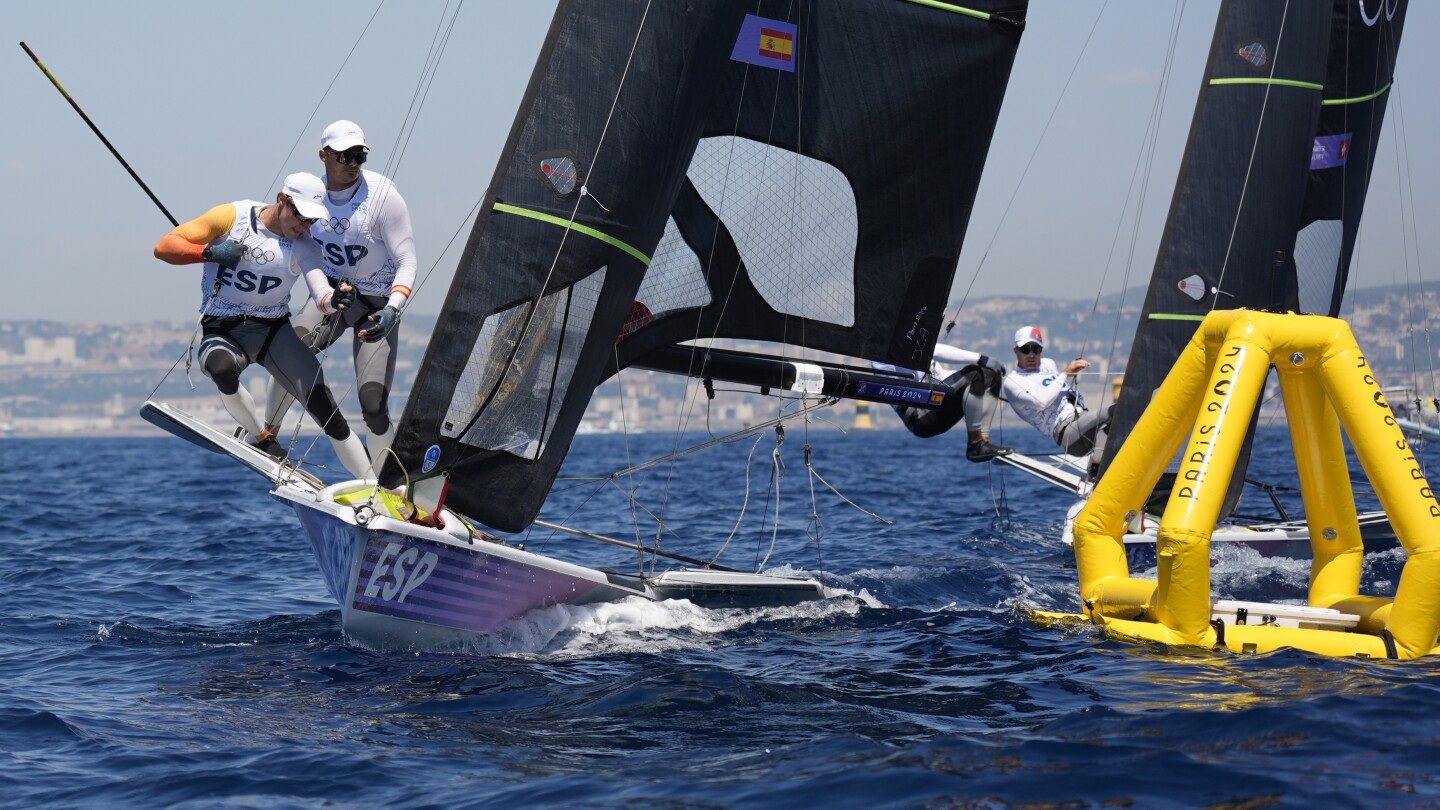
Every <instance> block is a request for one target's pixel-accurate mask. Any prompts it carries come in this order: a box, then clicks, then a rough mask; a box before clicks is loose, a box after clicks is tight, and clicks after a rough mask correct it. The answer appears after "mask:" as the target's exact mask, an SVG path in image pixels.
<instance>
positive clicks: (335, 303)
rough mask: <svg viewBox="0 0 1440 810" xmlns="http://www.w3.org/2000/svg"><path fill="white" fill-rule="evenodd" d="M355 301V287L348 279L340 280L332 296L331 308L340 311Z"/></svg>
mask: <svg viewBox="0 0 1440 810" xmlns="http://www.w3.org/2000/svg"><path fill="white" fill-rule="evenodd" d="M354 303H355V287H354V286H352V285H351V284H350V282H348V281H342V282H340V284H339V286H337V287H336V288H335V292H334V293H333V294H331V296H330V308H331V309H333V310H335V311H336V312H339V311H340V310H342V309H347V308H349V307H350V306H351V305H352V304H354Z"/></svg>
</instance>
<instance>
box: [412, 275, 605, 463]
mask: <svg viewBox="0 0 1440 810" xmlns="http://www.w3.org/2000/svg"><path fill="white" fill-rule="evenodd" d="M607 269H608V267H602V268H600V269H599V270H597V271H595V272H594V273H591V274H590V275H588V276H586V277H585V278H583V279H581V280H580V281H579V282H577V283H575V284H574V285H572V286H570V287H566V288H563V289H559V290H555V291H553V292H551V293H549V294H547V295H545V296H544V297H543V298H541V299H540V300H539V301H537V302H535V305H534V314H533V316H531V315H529V313H528V309H529V305H528V304H526V303H522V304H517V305H515V306H513V307H511V308H509V309H507V310H504V311H501V312H497V313H495V314H494V315H492V316H490V317H489V318H486V319H485V323H484V325H483V326H482V327H481V329H480V335H479V337H478V338H476V340H475V344H474V346H472V347H471V350H470V358H469V359H468V360H467V361H466V363H465V371H464V373H462V374H461V375H460V379H459V380H457V383H456V386H455V394H454V397H453V398H452V399H451V401H450V405H449V407H448V408H447V409H446V411H445V421H443V422H442V423H441V425H440V433H441V435H443V436H446V437H449V438H457V437H458V439H459V440H460V441H461V442H464V443H465V444H468V445H471V446H474V447H480V448H483V449H486V450H499V451H505V452H508V453H512V454H514V455H517V456H520V457H521V458H528V459H536V458H539V457H540V453H541V452H542V451H543V450H544V447H545V443H546V442H547V441H548V440H549V438H550V433H551V431H552V430H553V428H554V425H555V423H554V420H553V419H551V418H550V416H551V414H550V403H551V402H552V401H556V402H558V401H563V400H564V398H565V393H566V391H567V390H568V388H569V383H570V379H571V378H572V377H573V376H574V369H575V364H576V362H577V360H578V359H579V349H578V348H576V347H579V346H581V345H582V344H583V342H584V336H585V335H586V334H587V333H588V332H589V331H590V321H591V319H592V318H593V316H594V314H595V308H596V306H597V305H598V303H599V301H600V291H601V289H602V288H603V287H604V286H605V275H606V270H607ZM522 341H523V342H524V343H525V346H520V345H519V344H520V343H521V342H522ZM562 346H563V347H565V351H564V352H563V353H562V352H561V347H562ZM527 350H528V352H529V353H531V355H532V356H529V357H523V356H522V354H521V353H522V352H524V351H527ZM507 372H508V373H507ZM502 378H503V379H502ZM482 392H491V393H490V394H489V400H488V403H482V399H481V394H482ZM482 404H485V405H486V407H485V409H484V410H483V411H481V410H480V407H481V405H482ZM500 405H504V407H497V406H500ZM472 421H473V424H472Z"/></svg>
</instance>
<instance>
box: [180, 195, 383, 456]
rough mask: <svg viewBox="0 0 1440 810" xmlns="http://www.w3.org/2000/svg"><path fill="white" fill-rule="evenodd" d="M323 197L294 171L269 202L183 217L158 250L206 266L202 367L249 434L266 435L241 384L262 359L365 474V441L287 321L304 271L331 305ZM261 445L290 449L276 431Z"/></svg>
mask: <svg viewBox="0 0 1440 810" xmlns="http://www.w3.org/2000/svg"><path fill="white" fill-rule="evenodd" d="M324 197H325V188H324V185H323V184H322V183H321V182H320V178H318V177H316V176H315V175H313V174H308V173H305V172H300V173H297V174H292V175H290V176H289V177H286V178H285V184H284V186H283V188H282V190H281V191H280V192H279V193H278V194H276V195H275V202H274V204H272V205H265V204H264V203H261V202H257V201H255V200H237V201H235V202H232V203H223V204H221V205H217V206H215V207H214V208H211V209H210V210H209V211H207V212H205V213H204V214H203V215H201V216H200V217H197V218H195V219H192V220H190V221H189V222H186V223H184V224H182V225H177V226H176V227H175V229H174V230H172V231H170V232H169V233H167V234H165V236H163V237H161V239H160V241H159V242H157V243H156V244H155V258H157V259H160V260H161V261H164V262H167V263H169V264H199V263H202V262H203V263H204V265H205V271H204V274H203V278H202V280H201V284H200V289H201V294H202V298H201V302H200V313H201V326H202V330H203V333H204V337H203V338H202V339H201V341H200V352H199V356H200V366H201V368H202V369H203V370H204V372H205V376H207V377H209V378H210V379H211V380H213V381H214V382H215V386H216V387H217V388H218V389H219V390H220V401H221V402H222V403H223V404H224V405H225V409H226V410H227V411H229V413H230V415H231V416H233V417H234V418H235V421H237V422H239V423H240V425H241V426H242V427H244V428H245V429H246V430H247V431H249V432H250V433H251V434H252V435H256V436H258V435H259V434H260V433H261V425H260V417H259V414H258V413H256V411H255V402H254V400H252V399H251V398H250V393H249V392H248V391H246V390H245V387H244V386H242V385H241V384H240V373H241V372H243V371H244V370H245V368H246V367H247V366H249V365H250V364H252V363H259V364H260V365H262V366H264V367H265V368H266V370H268V371H269V372H270V374H271V376H272V378H273V379H274V381H275V383H276V384H277V385H278V386H280V387H281V388H283V389H284V390H285V391H287V392H289V394H290V395H291V396H292V397H296V398H299V399H300V400H301V401H302V402H304V403H305V408H306V410H307V411H309V412H310V415H311V416H312V417H314V419H315V421H316V422H317V423H318V424H319V425H320V427H321V429H323V430H324V431H325V435H327V436H329V437H330V440H331V442H332V443H333V444H334V447H335V452H336V454H337V455H338V456H339V457H340V462H341V463H342V464H344V465H345V468H346V469H347V470H348V471H349V472H350V474H351V475H353V476H355V477H356V478H363V477H365V475H366V472H367V471H368V469H369V466H370V464H369V459H367V458H366V457H365V448H364V447H363V446H361V444H360V440H359V439H358V438H356V436H355V434H354V433H353V432H351V430H350V425H349V424H348V423H347V422H346V421H345V417H344V416H342V415H341V414H340V408H339V406H338V405H336V403H335V397H334V396H333V395H332V394H331V393H330V389H329V388H327V387H326V385H325V378H324V376H323V375H322V374H321V371H320V364H319V363H318V362H316V361H315V356H314V354H312V353H311V352H310V351H309V350H308V349H307V348H306V347H305V345H304V344H303V343H301V342H300V340H299V338H298V337H296V335H295V332H294V330H293V329H291V328H290V290H291V288H292V287H293V286H294V285H295V280H296V279H297V278H299V277H300V276H302V275H303V276H304V277H305V283H306V285H307V286H308V287H309V290H310V299H309V300H311V301H312V302H318V303H319V305H320V306H324V305H325V304H326V301H327V299H329V298H330V297H331V293H332V291H331V289H330V284H329V282H328V281H327V280H326V278H325V274H324V272H323V271H322V270H321V267H320V252H319V250H318V249H317V247H316V245H315V243H314V241H313V240H311V239H310V238H309V237H308V236H307V233H308V231H309V230H310V228H311V227H312V226H313V225H314V223H315V222H316V221H317V220H318V219H319V218H320V217H321V216H324V215H326V213H327V212H326V211H325V208H324V206H323V205H321V200H323V199H324ZM258 446H260V449H262V450H264V451H265V452H267V453H270V454H271V455H277V456H278V455H283V454H284V449H283V448H281V447H280V446H279V444H278V443H277V442H275V441H274V440H273V439H271V440H270V442H269V443H264V442H260V443H258Z"/></svg>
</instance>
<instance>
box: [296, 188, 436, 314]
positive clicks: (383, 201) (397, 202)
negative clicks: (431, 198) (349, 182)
mask: <svg viewBox="0 0 1440 810" xmlns="http://www.w3.org/2000/svg"><path fill="white" fill-rule="evenodd" d="M325 207H326V208H328V209H329V210H330V218H329V219H325V220H321V221H319V222H317V223H315V225H314V227H312V228H311V229H310V235H311V236H313V237H315V241H316V242H318V243H320V250H321V253H322V254H323V256H324V260H325V272H326V274H327V275H329V276H330V277H331V278H337V279H341V280H344V281H349V282H351V283H352V284H354V285H355V288H356V289H358V290H359V291H360V292H361V293H363V294H365V295H376V296H380V295H383V296H388V298H389V300H388V303H389V305H390V306H392V307H395V308H396V309H397V310H398V309H403V308H404V307H405V302H406V301H407V300H408V299H409V297H410V290H411V288H412V287H413V286H414V285H415V268H416V259H415V237H414V232H413V230H412V228H411V226H410V208H409V207H408V206H406V204H405V198H403V197H401V196H400V192H399V191H397V190H396V189H395V184H394V183H392V182H390V179H389V178H388V177H386V176H384V175H382V174H377V173H376V172H371V171H366V172H361V174H360V179H359V180H357V181H356V182H355V185H354V186H351V187H350V188H347V189H345V190H343V191H332V192H330V193H328V194H326V195H325Z"/></svg>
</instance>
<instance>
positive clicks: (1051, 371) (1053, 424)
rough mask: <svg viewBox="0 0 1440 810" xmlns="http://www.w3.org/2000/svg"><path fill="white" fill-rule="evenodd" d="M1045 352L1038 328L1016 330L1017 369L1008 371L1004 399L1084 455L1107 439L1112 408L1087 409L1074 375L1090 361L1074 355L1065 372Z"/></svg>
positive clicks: (1038, 427)
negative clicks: (1103, 411)
mask: <svg viewBox="0 0 1440 810" xmlns="http://www.w3.org/2000/svg"><path fill="white" fill-rule="evenodd" d="M1044 351H1045V338H1044V336H1042V335H1041V334H1040V329H1039V328H1038V327H1034V326H1024V327H1021V328H1020V329H1018V330H1016V331H1015V370H1014V371H1012V372H1010V373H1009V374H1006V375H1005V384H1004V387H1003V390H1004V392H1005V398H1006V399H1008V400H1010V407H1011V408H1014V409H1015V413H1017V414H1019V416H1020V418H1021V419H1024V420H1025V421H1026V422H1029V423H1030V424H1031V425H1033V426H1034V427H1035V429H1036V430H1038V431H1040V432H1041V433H1044V434H1045V435H1046V436H1049V437H1051V438H1053V439H1054V440H1055V442H1056V443H1057V444H1059V445H1060V446H1061V447H1063V448H1065V452H1066V453H1069V454H1070V455H1072V456H1083V455H1085V454H1086V453H1089V452H1090V451H1091V450H1094V449H1095V448H1096V447H1097V446H1102V445H1103V444H1104V436H1105V430H1106V428H1108V427H1109V425H1110V419H1109V416H1108V413H1101V412H1098V411H1087V410H1085V397H1084V396H1083V395H1082V394H1081V393H1080V390H1079V389H1078V388H1077V387H1076V385H1075V375H1076V374H1079V373H1080V372H1081V371H1082V370H1084V369H1087V368H1089V367H1090V363H1089V362H1088V361H1086V360H1071V361H1070V362H1069V363H1067V364H1066V365H1065V370H1064V371H1060V370H1058V369H1057V368H1056V367H1055V361H1053V360H1051V359H1050V358H1048V357H1045V358H1042V357H1041V356H1040V355H1041V353H1043V352H1044ZM1107 411H1108V409H1107Z"/></svg>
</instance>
